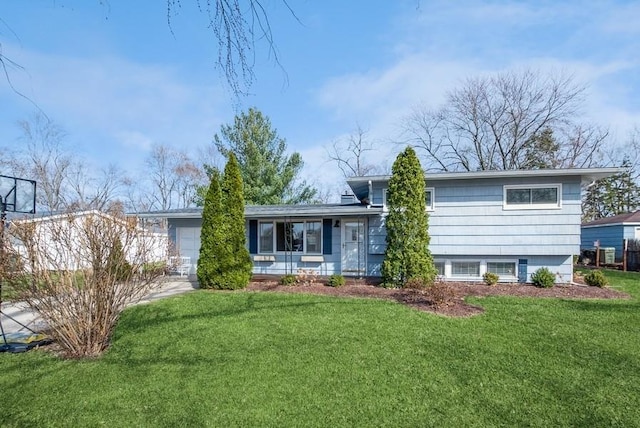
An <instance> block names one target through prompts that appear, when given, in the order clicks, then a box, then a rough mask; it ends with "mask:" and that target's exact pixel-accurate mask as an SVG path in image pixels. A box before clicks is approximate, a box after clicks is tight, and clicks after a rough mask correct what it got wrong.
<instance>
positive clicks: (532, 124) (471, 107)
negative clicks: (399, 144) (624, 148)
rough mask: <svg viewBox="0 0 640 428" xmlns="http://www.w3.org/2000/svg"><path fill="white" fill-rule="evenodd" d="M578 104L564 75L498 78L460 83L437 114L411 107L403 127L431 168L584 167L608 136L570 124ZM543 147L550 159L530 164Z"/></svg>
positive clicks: (577, 93)
mask: <svg viewBox="0 0 640 428" xmlns="http://www.w3.org/2000/svg"><path fill="white" fill-rule="evenodd" d="M583 99H584V88H583V87H582V86H579V85H577V84H575V83H574V82H573V78H572V77H571V76H566V75H563V74H560V75H546V76H543V75H542V74H540V73H537V72H533V71H530V70H527V71H524V72H519V73H518V72H509V73H503V74H498V75H496V76H493V77H487V78H476V79H468V80H466V81H465V82H464V83H463V85H462V86H461V87H460V88H457V89H455V90H453V91H451V92H450V93H449V94H448V97H447V101H446V103H445V104H444V106H442V107H441V108H439V109H437V110H428V109H425V108H417V109H415V110H414V112H413V114H412V115H410V116H409V117H408V118H407V120H406V122H405V129H406V132H407V135H408V136H409V140H410V142H411V144H413V145H414V146H415V147H416V149H418V150H419V151H421V152H422V153H423V155H424V157H425V165H426V168H427V169H430V170H441V171H456V170H466V171H474V170H495V169H497V170H509V169H529V168H535V167H575V166H589V165H592V164H593V163H594V162H595V161H596V160H597V155H598V153H597V152H598V148H599V147H600V145H601V143H602V141H603V140H604V139H605V138H606V136H607V132H606V131H602V130H600V129H597V128H594V127H585V126H581V125H580V124H579V123H576V118H577V117H578V116H579V112H580V107H581V103H582V102H583ZM549 131H551V134H549ZM545 133H547V135H545ZM549 137H551V138H553V141H551V142H549V141H544V139H545V138H546V139H548V138H549ZM548 149H553V154H554V156H553V160H552V162H549V163H548V164H546V165H540V163H539V162H538V161H536V162H533V163H532V162H531V161H532V159H534V158H535V157H536V156H533V157H532V154H536V153H545V152H546V151H547V150H548ZM547 157H548V156H547Z"/></svg>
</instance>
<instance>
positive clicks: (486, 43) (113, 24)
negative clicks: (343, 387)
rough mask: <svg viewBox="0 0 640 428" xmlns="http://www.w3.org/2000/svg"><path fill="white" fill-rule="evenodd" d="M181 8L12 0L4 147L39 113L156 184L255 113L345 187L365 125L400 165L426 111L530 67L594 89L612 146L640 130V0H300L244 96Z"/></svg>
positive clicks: (383, 159) (3, 35)
mask: <svg viewBox="0 0 640 428" xmlns="http://www.w3.org/2000/svg"><path fill="white" fill-rule="evenodd" d="M180 3H181V6H180V7H179V8H174V13H173V14H172V16H171V26H169V25H168V23H167V5H166V2H164V1H158V0H154V1H150V0H136V1H130V0H108V1H103V2H100V1H98V0H95V1H93V0H29V1H28V2H25V1H24V0H0V43H1V49H2V54H3V55H5V56H6V57H7V58H9V59H11V60H12V61H13V62H14V63H16V64H18V65H19V67H12V66H9V68H8V70H7V72H8V76H9V78H10V81H11V84H12V85H13V88H11V86H10V85H9V83H8V81H7V79H0V143H1V144H0V146H2V145H12V146H14V147H18V146H19V144H20V143H19V137H20V136H21V130H20V128H19V127H18V126H17V122H18V121H20V120H25V119H28V118H29V117H30V116H31V115H32V114H33V113H34V112H35V111H36V110H37V109H41V110H42V111H43V112H44V113H45V114H46V115H47V116H48V117H49V118H50V119H51V120H52V121H53V122H55V123H56V124H57V125H59V126H61V127H62V128H63V129H64V130H65V131H66V133H67V137H66V139H65V143H66V144H68V145H69V146H70V147H73V150H74V153H76V154H77V155H78V156H81V157H82V158H83V159H84V160H85V162H86V163H87V165H91V166H92V167H94V168H101V167H106V166H107V165H109V164H117V165H119V166H120V167H121V168H122V169H123V170H124V171H125V172H126V173H127V174H128V175H129V176H131V177H143V176H144V160H145V159H146V157H147V156H148V155H149V151H150V149H151V147H152V146H153V145H154V144H164V145H168V146H171V147H175V148H179V149H181V150H184V151H186V152H187V153H189V154H191V155H192V156H193V157H194V158H196V159H201V157H202V155H201V153H202V149H203V148H205V147H207V146H209V145H211V141H212V139H213V135H214V134H215V133H218V132H219V131H220V127H221V125H225V124H230V123H232V122H233V119H234V116H235V115H236V114H237V113H239V112H240V111H246V110H247V109H248V108H249V107H256V108H257V109H258V110H260V111H261V112H262V113H263V114H264V115H266V116H268V117H269V119H270V120H271V124H272V126H273V128H275V129H276V130H277V132H278V135H279V136H280V137H282V138H284V139H286V141H287V146H288V150H289V151H290V152H294V151H296V152H299V153H300V154H301V155H302V158H303V160H304V162H305V168H304V170H303V171H302V174H301V176H302V178H304V179H306V180H307V182H309V183H311V184H313V185H316V186H318V187H321V188H323V189H327V190H330V191H333V190H335V189H339V188H340V187H341V183H342V182H343V179H342V176H341V174H340V173H339V171H338V170H337V168H336V167H335V165H334V164H332V163H331V162H330V161H329V160H328V157H327V149H328V148H330V147H331V145H332V144H333V143H334V142H339V141H345V140H346V139H347V138H348V137H349V136H350V135H352V134H354V132H355V131H356V129H357V127H358V126H359V127H361V128H362V129H363V130H365V131H367V133H366V138H367V140H368V141H371V142H373V143H375V144H376V145H377V147H378V150H377V151H376V152H375V153H370V154H368V156H369V157H370V159H371V160H372V161H373V162H374V163H376V164H379V165H380V166H382V167H383V168H387V169H388V168H390V165H391V164H392V163H393V159H394V158H395V155H396V154H397V153H398V152H399V151H401V150H402V149H403V148H404V147H403V146H402V145H399V144H396V143H394V142H397V141H401V139H402V138H401V130H402V123H403V120H404V119H405V118H406V117H407V115H408V114H410V112H411V111H412V110H413V109H414V108H416V107H417V106H426V107H428V108H437V107H439V106H440V105H442V103H443V102H444V101H445V99H446V95H447V93H448V91H451V90H453V89H455V88H456V87H459V86H460V85H461V83H462V82H464V80H465V79H468V78H474V77H482V76H490V75H494V74H496V73H500V72H506V71H518V70H523V69H532V70H536V71H539V72H541V73H551V74H554V73H555V74H557V73H567V74H570V75H572V76H573V78H574V81H575V82H576V83H578V84H581V85H584V86H586V88H587V89H586V98H585V104H584V109H583V112H582V113H583V115H584V120H585V121H586V122H589V123H592V124H595V125H597V126H602V127H605V128H608V129H609V131H610V133H611V138H613V139H614V140H620V141H622V140H624V139H626V138H628V135H629V133H630V132H631V131H632V130H633V129H634V127H640V2H633V1H606V0H603V1H575V2H574V1H544V0H542V1H466V0H460V1H427V0H394V1H389V0H367V1H364V0H352V1H344V0H323V1H312V0H288V3H289V5H290V6H291V8H292V9H293V11H294V13H295V16H293V15H292V13H291V11H289V10H288V9H287V8H286V7H285V6H284V3H283V2H282V1H281V0H264V1H263V2H262V3H263V5H264V6H265V9H266V11H267V13H268V15H269V19H270V25H271V28H272V32H273V39H274V43H275V49H276V50H277V54H278V58H279V61H280V65H281V66H278V64H276V63H275V62H274V60H273V55H270V53H269V49H268V45H266V44H265V43H264V42H260V41H259V42H258V43H257V44H256V50H255V63H254V64H255V67H254V72H255V75H256V81H255V82H254V84H253V85H252V86H251V88H250V94H248V95H247V96H244V97H240V98H236V97H234V95H233V94H232V93H231V92H230V91H229V88H228V86H227V85H226V82H225V80H224V78H223V76H221V74H220V73H219V71H218V70H217V69H216V68H215V61H216V59H217V43H216V41H215V39H214V36H213V34H212V33H211V30H210V29H208V28H207V24H208V21H207V20H206V17H205V16H204V15H203V14H202V13H200V12H199V11H198V8H197V6H196V0H182V1H181V2H180ZM22 95H24V96H22ZM0 167H1V166H0ZM0 174H1V172H0ZM335 191H336V192H339V190H335ZM336 197H337V194H336Z"/></svg>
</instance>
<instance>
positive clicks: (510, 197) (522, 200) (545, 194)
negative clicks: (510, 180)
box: [504, 184, 562, 209]
mask: <svg viewBox="0 0 640 428" xmlns="http://www.w3.org/2000/svg"><path fill="white" fill-rule="evenodd" d="M561 194H562V186H561V185H560V184H553V185H540V186H504V207H505V208H506V209H543V208H560V206H561V205H560V195H561Z"/></svg>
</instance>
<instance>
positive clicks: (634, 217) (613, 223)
mask: <svg viewBox="0 0 640 428" xmlns="http://www.w3.org/2000/svg"><path fill="white" fill-rule="evenodd" d="M581 229H582V241H581V243H580V248H581V249H583V250H592V249H593V248H594V247H595V246H596V242H597V243H598V244H599V247H600V248H615V258H616V260H621V259H622V250H623V248H622V245H623V242H624V240H625V239H640V210H639V211H636V212H632V213H628V214H619V215H616V216H613V217H607V218H601V219H598V220H594V221H591V222H588V223H584V224H583V225H582V228H581Z"/></svg>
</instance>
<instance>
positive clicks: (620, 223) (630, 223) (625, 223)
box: [580, 221, 640, 229]
mask: <svg viewBox="0 0 640 428" xmlns="http://www.w3.org/2000/svg"><path fill="white" fill-rule="evenodd" d="M605 226H640V222H638V221H618V222H616V223H599V224H588V223H587V224H582V225H580V227H581V228H583V229H591V228H593V227H605Z"/></svg>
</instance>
